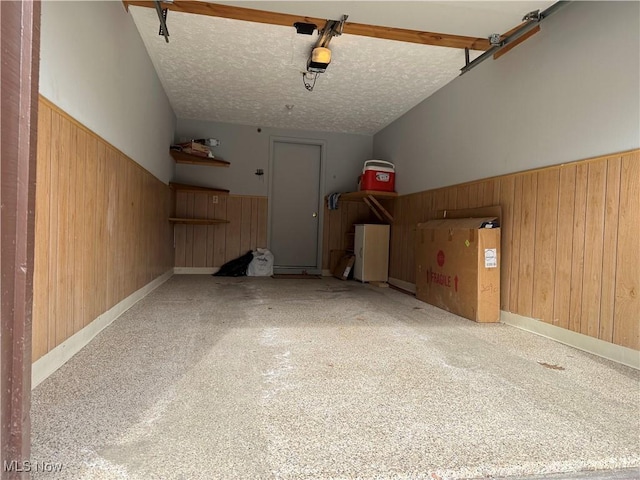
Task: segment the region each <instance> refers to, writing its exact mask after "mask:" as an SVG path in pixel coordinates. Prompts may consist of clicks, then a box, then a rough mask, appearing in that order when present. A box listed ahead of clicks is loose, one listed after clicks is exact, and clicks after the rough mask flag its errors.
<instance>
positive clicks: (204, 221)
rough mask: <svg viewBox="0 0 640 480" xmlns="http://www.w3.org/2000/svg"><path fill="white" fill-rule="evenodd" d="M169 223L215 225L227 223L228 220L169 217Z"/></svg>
mask: <svg viewBox="0 0 640 480" xmlns="http://www.w3.org/2000/svg"><path fill="white" fill-rule="evenodd" d="M169 221H170V222H171V223H182V224H186V225H217V224H221V223H229V220H221V219H219V218H176V217H171V218H169Z"/></svg>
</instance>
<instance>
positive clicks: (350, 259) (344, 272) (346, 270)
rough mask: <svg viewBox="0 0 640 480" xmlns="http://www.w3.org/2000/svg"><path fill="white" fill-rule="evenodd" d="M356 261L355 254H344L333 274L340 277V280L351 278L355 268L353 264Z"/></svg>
mask: <svg viewBox="0 0 640 480" xmlns="http://www.w3.org/2000/svg"><path fill="white" fill-rule="evenodd" d="M355 261H356V257H355V255H353V254H346V255H344V256H343V257H342V258H341V259H340V261H339V262H338V265H337V266H336V268H335V269H334V270H333V272H332V273H333V276H334V277H336V278H339V279H340V280H346V279H347V278H349V274H350V273H351V270H352V269H353V264H354V263H355Z"/></svg>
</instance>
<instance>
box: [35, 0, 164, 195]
mask: <svg viewBox="0 0 640 480" xmlns="http://www.w3.org/2000/svg"><path fill="white" fill-rule="evenodd" d="M41 35H42V36H41V63H40V93H41V94H42V95H43V96H44V97H46V98H47V99H49V100H51V101H52V102H53V103H54V104H56V105H57V106H59V107H60V108H61V109H63V110H64V111H66V112H67V113H68V114H70V115H71V116H73V117H74V118H75V119H76V120H78V121H79V122H80V123H82V124H83V125H85V126H86V127H88V128H89V129H91V130H93V131H94V132H95V133H97V134H98V135H100V136H101V137H102V138H104V139H105V140H107V141H108V142H109V143H111V144H112V145H113V146H115V147H116V148H118V149H120V150H121V151H122V152H124V153H125V154H127V155H128V156H129V157H131V158H132V159H133V160H135V161H136V162H138V163H139V164H140V165H142V166H143V167H144V168H145V169H147V170H148V171H149V172H151V173H152V174H153V175H155V176H156V177H158V178H159V179H160V180H162V181H163V182H165V183H167V182H168V181H169V180H170V179H171V177H172V176H173V172H174V168H175V165H174V162H173V160H172V159H171V157H170V156H169V145H170V144H171V141H172V140H173V132H174V128H175V115H174V113H173V110H172V108H171V105H170V104H169V100H168V99H167V96H166V94H165V92H164V90H163V88H162V85H161V83H160V80H159V79H158V76H157V74H156V71H155V69H154V68H153V64H152V63H151V60H150V59H149V55H148V54H147V51H146V49H145V47H144V44H143V43H142V39H141V38H140V35H139V33H138V30H137V29H136V26H135V24H134V22H133V19H132V18H131V16H130V15H129V14H128V13H127V12H126V11H125V10H124V7H123V6H122V3H121V2H119V1H106V2H58V1H46V2H42V25H41Z"/></svg>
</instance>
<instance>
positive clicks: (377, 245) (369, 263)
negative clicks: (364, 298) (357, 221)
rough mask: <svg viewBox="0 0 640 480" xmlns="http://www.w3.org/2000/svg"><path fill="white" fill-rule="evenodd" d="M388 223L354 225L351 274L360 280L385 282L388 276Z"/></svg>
mask: <svg viewBox="0 0 640 480" xmlns="http://www.w3.org/2000/svg"><path fill="white" fill-rule="evenodd" d="M389 230H390V228H389V225H373V224H362V225H356V237H355V242H354V252H355V254H356V263H355V265H354V267H353V268H354V272H353V276H354V278H355V279H356V280H360V281H361V282H386V281H387V280H388V278H389Z"/></svg>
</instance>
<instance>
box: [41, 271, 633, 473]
mask: <svg viewBox="0 0 640 480" xmlns="http://www.w3.org/2000/svg"><path fill="white" fill-rule="evenodd" d="M541 363H546V364H548V365H559V366H561V367H563V368H564V370H556V369H551V368H547V367H545V366H543V365H542V364H541ZM639 385H640V375H639V372H637V371H635V370H633V369H630V368H627V367H623V366H620V365H616V364H614V363H612V362H609V361H606V360H603V359H600V358H598V357H594V356H591V355H588V354H585V353H582V352H580V351H578V350H574V349H571V348H569V347H566V346H564V345H560V344H557V343H554V342H552V341H550V340H547V339H544V338H541V337H537V336H535V335H531V334H528V333H526V332H523V331H520V330H517V329H515V328H511V327H508V326H506V325H499V324H498V325H479V324H475V323H473V322H471V321H469V320H464V319H461V318H459V317H456V316H454V315H451V314H448V313H446V312H443V311H441V310H438V309H436V308H434V307H431V306H429V305H426V304H424V303H421V302H419V301H417V300H415V299H414V298H412V297H410V296H407V295H404V294H402V293H399V292H396V291H393V290H391V289H386V288H375V287H369V286H364V285H360V284H357V283H355V282H341V281H339V280H335V279H330V278H328V279H322V280H274V279H271V278H263V279H260V278H241V279H224V278H214V277H210V276H174V277H172V278H171V279H170V280H169V281H168V282H167V283H165V284H164V285H163V286H161V287H160V288H158V289H157V290H156V291H154V292H153V293H151V294H150V295H149V296H147V297H146V298H145V299H143V300H142V301H140V302H139V303H138V304H136V305H135V306H134V307H133V308H132V309H130V310H129V311H128V312H126V313H125V314H124V315H123V316H121V317H120V318H119V319H118V320H117V321H116V322H114V324H113V325H111V326H110V327H109V328H108V329H106V330H105V331H104V332H102V333H101V334H100V335H99V336H98V337H97V338H96V339H95V340H94V341H93V342H92V343H91V344H90V345H89V346H87V347H86V348H85V349H84V350H82V351H81V352H80V353H79V354H77V355H76V356H75V357H74V358H73V359H72V360H71V361H70V362H68V363H67V364H66V365H65V366H64V367H63V368H61V369H60V370H59V371H58V372H56V373H55V374H54V375H52V376H51V377H50V378H49V379H47V380H46V381H45V382H43V383H42V384H41V385H40V386H39V387H38V388H36V389H35V390H34V392H33V408H32V419H33V450H32V461H34V462H35V461H38V462H43V461H48V462H61V463H63V464H64V467H63V470H62V473H59V474H57V475H55V476H54V475H51V474H40V475H35V476H36V477H38V478H56V479H140V480H149V479H189V480H191V479H217V478H220V479H234V478H238V479H262V478H265V479H266V478H281V479H298V478H305V479H311V478H313V479H356V478H358V479H410V478H411V479H426V478H428V479H437V478H443V479H449V478H450V479H458V478H479V477H491V476H508V475H530V474H544V473H550V472H570V471H577V470H586V469H590V470H595V469H612V468H629V467H637V466H638V465H640V445H639V440H640V438H639V433H638V432H639V431H640V424H639V422H640V398H639V397H640V395H639V392H640V390H639Z"/></svg>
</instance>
